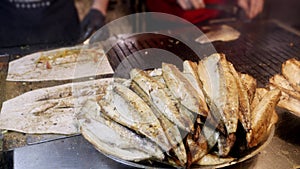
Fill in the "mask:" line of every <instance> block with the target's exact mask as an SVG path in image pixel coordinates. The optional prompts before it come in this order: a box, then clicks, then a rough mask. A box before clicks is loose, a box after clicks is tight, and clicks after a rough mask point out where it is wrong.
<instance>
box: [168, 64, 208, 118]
mask: <svg viewBox="0 0 300 169" xmlns="http://www.w3.org/2000/svg"><path fill="white" fill-rule="evenodd" d="M162 71H163V72H162V75H163V78H164V80H165V82H166V85H167V86H168V88H169V89H170V91H171V93H172V94H173V95H174V96H175V98H177V99H178V100H179V101H180V103H181V104H182V105H183V106H185V107H186V108H187V109H189V110H191V111H192V112H195V113H197V114H200V115H202V116H207V107H206V104H205V102H204V100H202V99H201V98H200V97H199V95H197V91H196V89H194V87H193V86H192V85H191V83H190V82H189V81H188V80H187V79H186V78H185V77H184V76H183V74H182V73H181V72H180V71H179V69H178V68H177V67H176V66H175V65H172V64H167V63H162Z"/></svg>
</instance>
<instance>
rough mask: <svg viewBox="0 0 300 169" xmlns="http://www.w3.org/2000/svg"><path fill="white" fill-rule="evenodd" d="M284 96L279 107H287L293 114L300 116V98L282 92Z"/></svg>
mask: <svg viewBox="0 0 300 169" xmlns="http://www.w3.org/2000/svg"><path fill="white" fill-rule="evenodd" d="M281 93H282V96H281V97H280V100H279V102H278V104H277V106H278V107H281V108H284V109H287V110H289V111H291V112H292V113H293V114H295V115H297V116H300V100H299V99H295V98H294V97H291V95H288V94H287V93H285V92H281Z"/></svg>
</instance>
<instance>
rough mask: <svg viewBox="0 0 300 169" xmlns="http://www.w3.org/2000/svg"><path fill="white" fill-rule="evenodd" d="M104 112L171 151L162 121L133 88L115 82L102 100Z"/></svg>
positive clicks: (165, 149)
mask: <svg viewBox="0 0 300 169" xmlns="http://www.w3.org/2000/svg"><path fill="white" fill-rule="evenodd" d="M99 103H100V105H101V108H102V109H103V110H102V111H103V113H104V114H106V115H107V116H109V117H110V118H112V119H113V120H115V121H116V122H118V123H120V124H122V125H125V126H127V127H129V128H131V129H132V130H135V131H136V132H138V133H141V134H143V135H145V136H146V137H148V138H149V139H150V140H152V141H154V142H155V143H157V144H158V145H159V146H161V148H162V149H163V150H164V151H169V149H170V147H171V146H170V144H169V141H168V139H167V137H166V135H165V133H164V130H163V128H162V126H161V125H160V122H159V121H158V119H157V117H156V116H155V115H154V113H153V111H152V110H151V108H150V107H149V106H148V105H147V104H146V103H145V102H144V101H143V100H142V99H141V98H140V97H139V96H138V95H137V94H136V93H134V92H133V91H132V90H130V89H129V88H127V87H125V86H123V85H120V84H114V85H113V86H112V91H111V92H108V93H107V95H106V97H105V100H101V101H100V102H99Z"/></svg>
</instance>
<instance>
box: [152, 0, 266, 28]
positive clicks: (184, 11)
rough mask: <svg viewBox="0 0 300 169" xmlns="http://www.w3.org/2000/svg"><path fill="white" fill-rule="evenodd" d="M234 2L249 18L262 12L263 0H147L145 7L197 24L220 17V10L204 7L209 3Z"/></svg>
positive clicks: (220, 4) (225, 3) (222, 3)
mask: <svg viewBox="0 0 300 169" xmlns="http://www.w3.org/2000/svg"><path fill="white" fill-rule="evenodd" d="M233 3H234V4H236V5H237V6H239V7H240V8H241V9H243V10H244V12H245V14H246V16H247V17H248V18H249V19H253V18H254V17H256V16H257V15H258V14H259V13H261V12H262V10H263V6H264V0H235V1H234V0H147V1H146V6H147V9H148V10H149V11H151V12H163V13H168V14H173V15H176V16H179V17H181V18H183V19H186V20H188V21H190V22H191V23H194V24H197V23H200V22H203V21H207V20H209V19H214V18H217V17H220V16H221V15H222V14H223V13H222V12H221V11H220V10H217V9H213V8H206V6H209V5H215V6H217V5H219V6H220V9H222V5H223V6H225V5H227V6H228V4H233Z"/></svg>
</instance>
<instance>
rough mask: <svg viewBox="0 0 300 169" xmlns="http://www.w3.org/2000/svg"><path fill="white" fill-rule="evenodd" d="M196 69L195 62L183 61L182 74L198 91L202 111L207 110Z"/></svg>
mask: <svg viewBox="0 0 300 169" xmlns="http://www.w3.org/2000/svg"><path fill="white" fill-rule="evenodd" d="M197 69H198V65H197V63H195V62H192V61H189V60H186V61H184V62H183V75H184V76H185V78H186V79H187V80H188V81H189V82H190V84H191V85H192V86H193V87H194V88H195V89H196V91H197V92H198V96H199V98H200V104H201V105H202V107H203V111H205V112H208V107H207V104H206V100H205V96H204V94H203V91H202V88H203V85H202V83H201V81H200V79H199V77H198V73H197Z"/></svg>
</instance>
